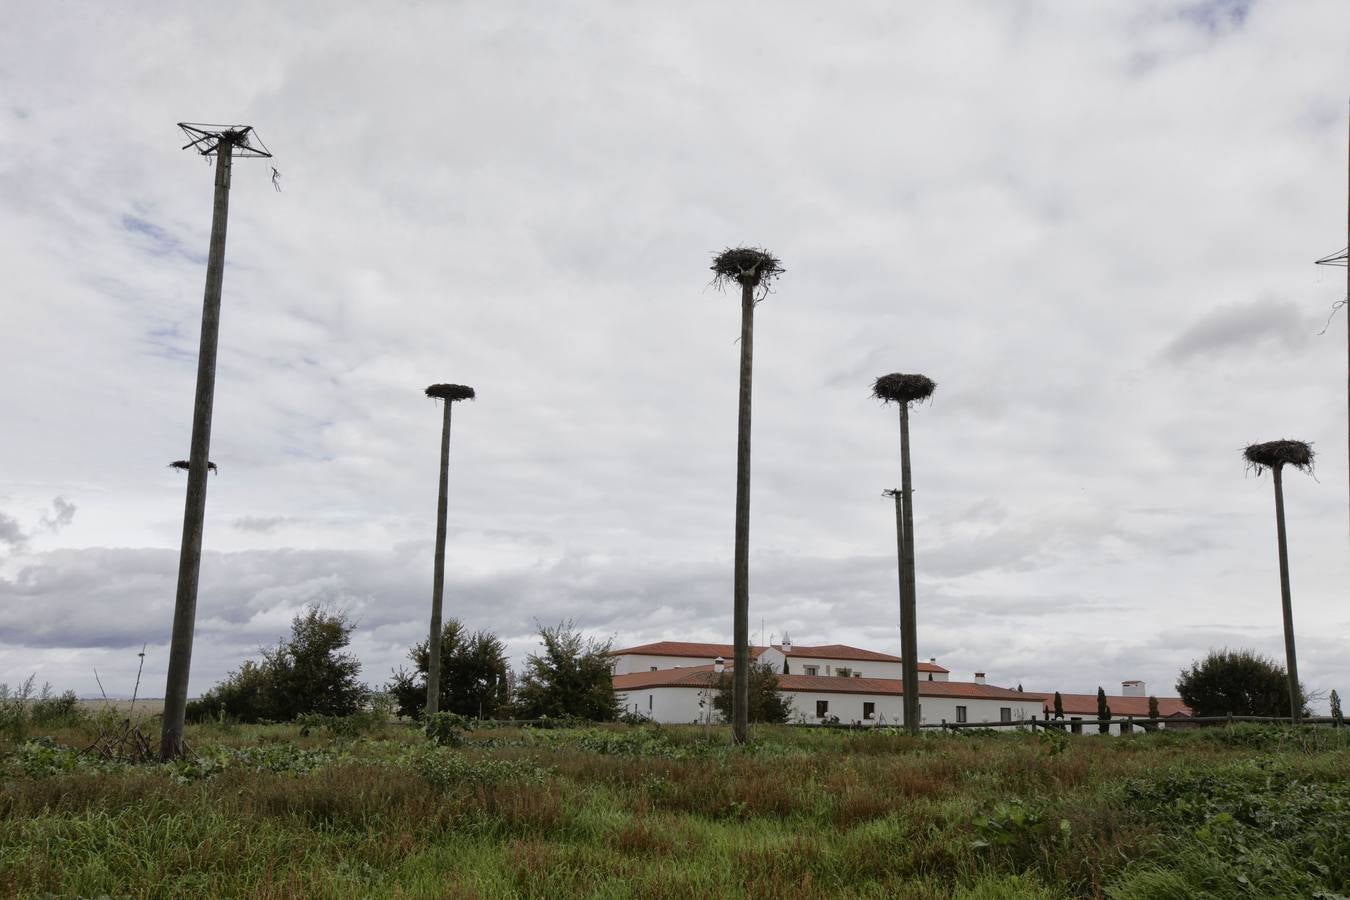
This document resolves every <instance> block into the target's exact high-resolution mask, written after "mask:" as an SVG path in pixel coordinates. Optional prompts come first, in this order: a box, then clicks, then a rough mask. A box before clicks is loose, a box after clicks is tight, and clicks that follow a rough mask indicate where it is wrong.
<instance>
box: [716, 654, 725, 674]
mask: <svg viewBox="0 0 1350 900" xmlns="http://www.w3.org/2000/svg"><path fill="white" fill-rule="evenodd" d="M726 665H727V664H726V660H724V659H722V657H720V656H719V657H717V659H714V660H713V671H714V672H716V673H717V674H718V675H721V674H722V672H723V671H724V670H725V669H726Z"/></svg>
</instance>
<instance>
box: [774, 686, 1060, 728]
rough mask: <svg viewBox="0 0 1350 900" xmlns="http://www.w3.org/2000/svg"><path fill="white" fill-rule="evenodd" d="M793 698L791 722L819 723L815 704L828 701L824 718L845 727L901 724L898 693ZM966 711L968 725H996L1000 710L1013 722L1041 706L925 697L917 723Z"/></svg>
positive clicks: (952, 719)
mask: <svg viewBox="0 0 1350 900" xmlns="http://www.w3.org/2000/svg"><path fill="white" fill-rule="evenodd" d="M785 693H787V694H788V696H789V697H790V698H791V699H792V706H793V712H794V716H793V718H794V720H795V721H802V722H812V723H816V722H820V721H822V719H820V718H818V717H817V716H816V703H817V701H820V700H825V701H827V702H828V704H829V707H828V710H827V712H826V716H827V717H828V716H838V717H839V721H840V722H842V723H845V724H848V723H853V722H858V723H860V724H864V725H866V724H880V725H899V724H900V723H901V722H902V721H904V709H903V705H904V700H903V698H902V697H900V696H899V695H897V694H847V693H836V692H828V693H826V692H817V691H787V692H785ZM864 703H875V704H876V717H875V718H874V719H872V720H870V721H869V720H864V719H863V704H864ZM958 706H964V707H965V708H966V721H967V722H998V721H1000V720H1001V716H1002V713H1001V710H1002V709H1004V708H1007V709H1009V710H1010V711H1011V713H1010V714H1011V716H1012V718H1013V719H1014V720H1016V719H1029V718H1031V717H1032V716H1033V715H1039V714H1040V703H1039V701H1037V700H1035V699H1030V698H1029V699H1027V700H985V699H972V698H958V697H924V698H923V699H922V700H921V701H920V703H919V721H920V722H922V723H924V724H926V725H931V724H937V723H939V722H944V721H946V722H955V721H957V709H956V708H957V707H958Z"/></svg>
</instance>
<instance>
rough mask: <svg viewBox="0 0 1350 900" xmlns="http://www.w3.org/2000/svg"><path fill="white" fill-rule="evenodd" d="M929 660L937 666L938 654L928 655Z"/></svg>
mask: <svg viewBox="0 0 1350 900" xmlns="http://www.w3.org/2000/svg"><path fill="white" fill-rule="evenodd" d="M928 661H929V662H930V663H932V664H933V665H935V666H936V665H937V657H936V656H930V657H928Z"/></svg>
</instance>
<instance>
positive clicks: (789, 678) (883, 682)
mask: <svg viewBox="0 0 1350 900" xmlns="http://www.w3.org/2000/svg"><path fill="white" fill-rule="evenodd" d="M727 671H728V672H730V671H731V667H730V666H728V667H727ZM716 679H717V675H716V674H715V673H714V672H713V670H712V666H687V667H685V668H682V669H661V670H659V671H656V672H630V673H629V674H627V675H615V676H614V690H616V691H637V690H642V689H644V688H657V687H685V688H702V687H706V686H708V685H709V684H712V683H714V682H715V681H716ZM902 685H903V682H902V681H901V680H900V679H899V678H843V677H840V676H838V675H779V676H778V686H779V688H780V689H782V690H785V691H799V692H802V693H831V694H883V695H894V696H900V695H901V694H903V693H904V691H903V690H902ZM919 695H920V696H921V697H957V698H966V699H970V700H1022V701H1030V702H1032V703H1034V704H1037V705H1039V703H1040V699H1039V697H1037V696H1035V695H1030V694H1024V693H1021V692H1019V691H1013V690H1009V689H1008V688H1001V687H996V686H994V685H992V684H975V683H974V682H968V681H920V682H919Z"/></svg>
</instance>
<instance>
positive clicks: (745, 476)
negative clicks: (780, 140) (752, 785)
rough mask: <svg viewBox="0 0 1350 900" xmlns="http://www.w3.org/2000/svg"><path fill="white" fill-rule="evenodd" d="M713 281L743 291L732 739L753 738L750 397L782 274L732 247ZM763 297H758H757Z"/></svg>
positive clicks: (774, 263) (749, 250) (761, 253)
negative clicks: (758, 321)
mask: <svg viewBox="0 0 1350 900" xmlns="http://www.w3.org/2000/svg"><path fill="white" fill-rule="evenodd" d="M712 270H713V283H715V284H718V285H723V284H737V285H739V286H740V289H741V365H740V380H739V384H740V392H739V395H738V397H739V402H738V406H737V412H736V533H735V541H734V551H733V553H734V559H733V561H732V578H731V580H732V588H731V593H732V599H731V642H732V645H733V646H732V656H733V662H732V669H731V739H732V741H733V742H734V743H736V744H744V743H745V742H746V741H747V740H749V739H750V724H749V723H750V718H749V717H750V399H751V393H752V391H751V388H752V380H753V379H752V375H753V370H754V337H755V304H757V303H758V302H759V301H760V300H762V299H764V297H765V296H766V295H767V294H768V291H769V285H770V284H771V283H772V282H773V280H774V279H776V278H777V277H778V276H779V275H781V274H782V273H783V267H782V265H781V264H780V262H779V260H778V257H776V256H774V255H773V254H771V253H769V251H767V250H763V249H760V248H757V247H737V248H734V249H727V250H724V251H722V252H721V253H719V254H717V256H715V257H714V258H713V264H712ZM756 294H758V296H756Z"/></svg>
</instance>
